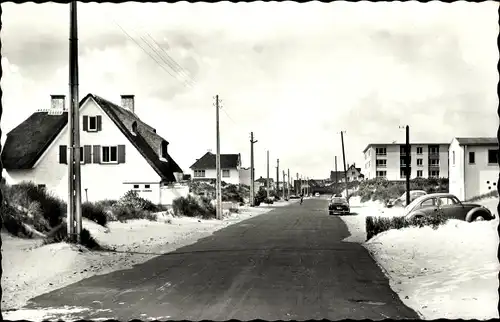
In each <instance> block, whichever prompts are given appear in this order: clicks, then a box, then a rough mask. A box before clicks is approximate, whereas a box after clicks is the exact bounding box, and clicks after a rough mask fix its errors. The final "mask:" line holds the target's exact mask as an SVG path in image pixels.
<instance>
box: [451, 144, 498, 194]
mask: <svg viewBox="0 0 500 322" xmlns="http://www.w3.org/2000/svg"><path fill="white" fill-rule="evenodd" d="M449 153H450V155H449V160H450V170H449V171H450V172H449V173H450V174H449V176H450V177H449V185H450V188H449V191H450V193H452V194H454V195H456V196H457V197H458V198H459V199H460V200H468V199H470V198H472V197H475V196H479V195H482V194H485V193H488V192H490V191H492V190H495V189H497V186H496V185H497V181H498V175H499V167H498V140H497V138H495V137H489V138H454V139H453V141H452V142H451V145H450V150H449Z"/></svg>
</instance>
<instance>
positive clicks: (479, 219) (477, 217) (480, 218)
mask: <svg viewBox="0 0 500 322" xmlns="http://www.w3.org/2000/svg"><path fill="white" fill-rule="evenodd" d="M484 220H485V219H484V217H483V216H481V215H479V216H476V217H475V218H474V220H473V221H484Z"/></svg>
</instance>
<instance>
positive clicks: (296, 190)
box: [295, 172, 300, 194]
mask: <svg viewBox="0 0 500 322" xmlns="http://www.w3.org/2000/svg"><path fill="white" fill-rule="evenodd" d="M295 182H296V185H295V193H296V194H299V187H300V185H299V184H300V183H299V173H298V172H297V180H295Z"/></svg>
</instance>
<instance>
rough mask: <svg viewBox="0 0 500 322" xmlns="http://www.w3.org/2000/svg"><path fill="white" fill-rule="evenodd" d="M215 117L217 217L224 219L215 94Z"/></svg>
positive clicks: (216, 98) (217, 100) (217, 105)
mask: <svg viewBox="0 0 500 322" xmlns="http://www.w3.org/2000/svg"><path fill="white" fill-rule="evenodd" d="M215 118H216V135H217V155H216V156H215V168H216V171H217V181H216V184H215V195H216V198H217V207H216V215H217V219H222V191H221V175H220V172H221V171H220V132H219V95H216V96H215Z"/></svg>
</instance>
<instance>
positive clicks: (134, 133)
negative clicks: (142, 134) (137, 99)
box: [132, 121, 137, 135]
mask: <svg viewBox="0 0 500 322" xmlns="http://www.w3.org/2000/svg"><path fill="white" fill-rule="evenodd" d="M132 134H133V135H137V121H134V123H132Z"/></svg>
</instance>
